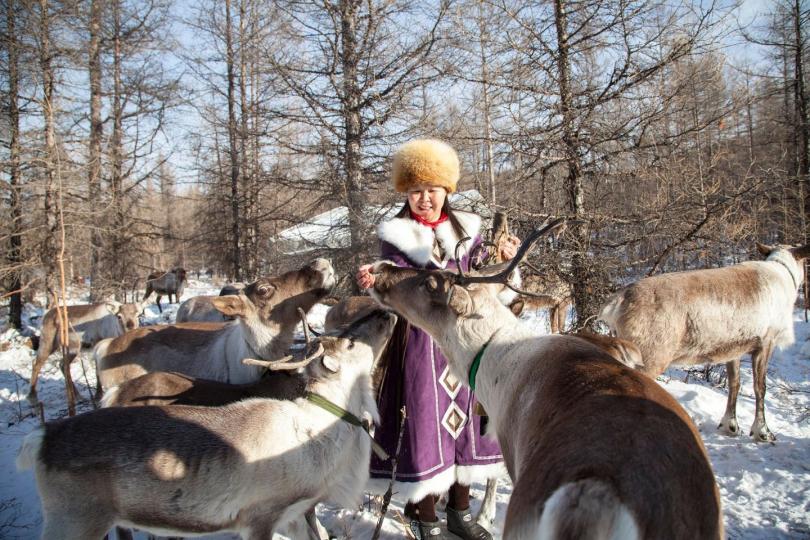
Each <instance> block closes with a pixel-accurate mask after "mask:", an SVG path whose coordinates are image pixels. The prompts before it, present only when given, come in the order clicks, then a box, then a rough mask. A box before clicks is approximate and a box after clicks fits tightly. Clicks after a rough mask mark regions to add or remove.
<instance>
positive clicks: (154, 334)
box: [94, 259, 335, 390]
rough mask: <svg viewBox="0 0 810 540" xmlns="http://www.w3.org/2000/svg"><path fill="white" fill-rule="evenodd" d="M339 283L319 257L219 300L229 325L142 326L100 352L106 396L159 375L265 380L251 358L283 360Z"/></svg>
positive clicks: (217, 303) (98, 361) (99, 365)
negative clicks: (305, 315)
mask: <svg viewBox="0 0 810 540" xmlns="http://www.w3.org/2000/svg"><path fill="white" fill-rule="evenodd" d="M334 283H335V275H334V270H333V269H332V265H331V264H330V263H329V261H327V260H326V259H316V260H315V261H313V262H312V263H310V264H309V265H306V266H304V267H303V268H300V269H298V270H294V271H290V272H287V273H286V274H283V275H281V276H279V277H274V278H261V279H259V280H258V281H256V282H254V283H252V284H250V285H249V286H248V287H247V288H246V289H245V291H244V294H240V295H238V296H230V295H229V296H219V297H216V298H214V299H213V302H214V305H215V306H217V309H219V310H220V311H221V312H222V313H223V314H225V315H229V316H233V317H236V318H237V320H236V321H232V322H229V323H225V324H222V323H184V324H173V325H159V326H151V327H148V328H141V329H139V330H136V331H134V332H130V333H128V334H127V335H124V336H121V337H119V338H116V339H113V340H104V341H102V342H100V343H99V344H98V345H97V346H96V349H95V352H94V355H95V358H96V368H97V370H98V374H99V377H98V379H99V382H100V383H101V386H102V388H104V389H105V390H107V389H109V388H112V387H113V386H117V385H119V384H121V383H122V382H124V381H126V380H129V379H133V378H135V377H138V376H140V375H144V374H146V373H150V372H154V371H177V372H180V373H184V374H186V375H191V376H193V377H200V378H203V379H211V380H215V381H221V382H229V383H235V384H239V383H249V382H253V381H256V380H258V379H259V377H260V376H261V374H262V368H260V367H257V366H246V365H243V364H242V359H244V358H257V359H262V360H273V359H276V358H281V357H282V356H283V355H284V354H285V352H286V351H287V348H288V347H289V345H290V344H291V342H292V339H293V332H294V330H295V327H296V326H297V325H298V324H299V322H300V319H299V316H298V312H297V309H298V308H299V307H300V308H302V309H304V310H305V311H308V310H309V309H310V308H312V306H313V305H315V303H316V302H317V301H318V300H319V299H321V298H323V297H324V296H326V294H327V293H328V291H329V289H330V288H331V287H332V286H333V285H334Z"/></svg>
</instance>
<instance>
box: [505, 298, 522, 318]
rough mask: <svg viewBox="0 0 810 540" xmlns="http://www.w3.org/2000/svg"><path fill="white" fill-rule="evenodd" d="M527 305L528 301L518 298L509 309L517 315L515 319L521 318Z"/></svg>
mask: <svg viewBox="0 0 810 540" xmlns="http://www.w3.org/2000/svg"><path fill="white" fill-rule="evenodd" d="M525 305H526V301H525V300H523V299H522V298H518V299H517V300H515V301H514V302H512V303H511V304H509V309H510V310H511V311H512V313H514V314H515V317H520V314H521V313H523V307H524V306H525Z"/></svg>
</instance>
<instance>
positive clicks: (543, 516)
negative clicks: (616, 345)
mask: <svg viewBox="0 0 810 540" xmlns="http://www.w3.org/2000/svg"><path fill="white" fill-rule="evenodd" d="M373 271H374V272H375V273H376V282H375V285H374V290H373V292H372V294H373V296H374V297H375V298H376V299H377V300H378V301H379V302H380V303H381V304H382V305H384V306H386V307H390V308H392V309H394V310H396V311H397V312H398V313H401V314H402V315H403V316H405V317H406V318H407V319H408V320H409V321H410V322H411V323H412V324H416V325H417V326H419V327H421V328H424V329H425V330H427V331H428V332H429V333H430V334H431V335H432V336H433V338H434V339H435V340H436V341H437V342H438V343H439V344H440V346H441V348H442V350H443V351H444V352H445V354H446V355H447V358H448V361H449V365H450V368H451V370H452V371H453V373H454V375H455V376H456V377H458V378H459V379H460V380H462V381H468V376H469V373H470V368H471V366H472V363H473V359H474V358H475V356H476V355H477V354H478V353H479V351H481V349H482V347H484V346H485V345H486V349H485V351H484V353H483V356H482V359H481V362H480V368H479V370H478V373H477V377H476V379H475V381H476V385H477V386H476V395H477V397H478V398H479V400H480V401H481V403H482V404H483V406H484V408H485V409H486V410H487V413H488V415H489V418H490V424H489V426H490V428H489V429H490V430H491V432H494V433H495V434H497V437H498V442H499V443H500V445H501V448H502V449H503V455H504V459H505V461H506V465H507V468H508V470H509V474H510V476H511V477H512V480H513V482H514V490H513V492H512V497H511V500H510V502H509V507H508V509H507V515H506V524H505V528H504V538H505V539H506V540H514V539H535V538H561V539H563V538H623V539H625V538H627V539H630V538H645V539H670V538H690V539H691V538H701V539H705V538H718V539H719V538H722V537H723V521H722V519H723V518H722V513H721V509H720V495H719V493H718V490H717V486H716V484H715V480H714V475H713V473H712V469H711V465H710V463H709V460H708V457H707V455H706V451H705V448H704V447H703V443H702V441H701V439H700V436H699V435H698V433H697V430H696V428H695V426H694V424H693V423H692V421H691V420H690V419H689V416H688V415H687V414H686V412H685V411H684V410H683V408H682V407H681V406H680V405H679V404H678V403H677V402H676V401H675V400H674V399H673V398H672V397H671V396H670V395H669V394H668V393H667V392H666V391H665V390H663V389H662V388H661V387H660V386H658V385H657V384H656V383H655V381H653V380H651V379H650V378H648V377H646V376H645V375H642V374H640V373H638V372H636V371H634V370H632V369H630V368H628V367H627V366H624V365H623V364H621V363H619V362H618V361H616V360H615V359H614V358H613V357H611V356H610V355H609V354H607V353H606V352H605V350H604V349H603V348H602V347H600V346H599V345H598V344H597V343H596V342H590V341H587V340H585V339H582V338H579V337H576V336H568V335H549V336H537V335H534V334H533V333H532V332H531V331H530V330H528V329H526V328H525V327H524V326H523V325H521V324H520V323H519V322H518V321H517V320H516V319H515V317H514V315H513V314H512V313H511V312H510V311H509V310H508V308H506V307H504V306H503V305H501V304H500V302H498V301H497V300H496V298H495V292H496V291H494V290H492V289H493V287H492V286H489V285H483V284H472V285H467V286H464V287H461V286H459V285H456V284H455V280H454V278H455V275H453V274H451V273H449V272H446V271H432V272H431V271H418V270H412V269H405V268H397V267H396V266H394V265H392V264H390V263H386V262H379V263H376V264H375V267H374V269H373Z"/></svg>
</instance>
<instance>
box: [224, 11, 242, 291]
mask: <svg viewBox="0 0 810 540" xmlns="http://www.w3.org/2000/svg"><path fill="white" fill-rule="evenodd" d="M225 47H226V55H227V57H226V64H227V71H228V143H229V148H230V154H231V155H230V165H231V219H232V220H233V222H232V223H231V241H232V242H233V243H232V244H231V264H232V272H233V279H234V280H236V281H241V280H242V267H241V259H242V257H241V253H240V247H239V246H240V244H239V242H240V240H241V232H240V227H239V220H240V216H239V150H238V141H237V139H238V133H237V132H238V129H237V126H236V82H235V79H236V76H235V74H234V53H233V30H232V22H231V0H225Z"/></svg>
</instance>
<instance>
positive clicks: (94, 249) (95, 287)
mask: <svg viewBox="0 0 810 540" xmlns="http://www.w3.org/2000/svg"><path fill="white" fill-rule="evenodd" d="M102 1H103V0H92V2H91V3H90V25H89V26H90V45H89V51H88V75H89V78H90V148H89V152H88V157H89V160H90V162H89V163H88V164H87V165H88V167H87V169H88V171H87V188H88V190H87V191H88V195H89V199H90V204H91V205H97V204H99V203H100V202H101V201H100V199H101V140H102V138H103V136H104V125H103V123H102V120H101V91H102V90H101V14H102V13H101V12H102ZM100 257H101V232H100V230H99V224H98V223H93V224H92V225H91V231H90V302H91V303H92V302H98V301H99V299H100V296H101V291H100V287H99V285H100V271H101V269H100V265H101V260H100Z"/></svg>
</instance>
